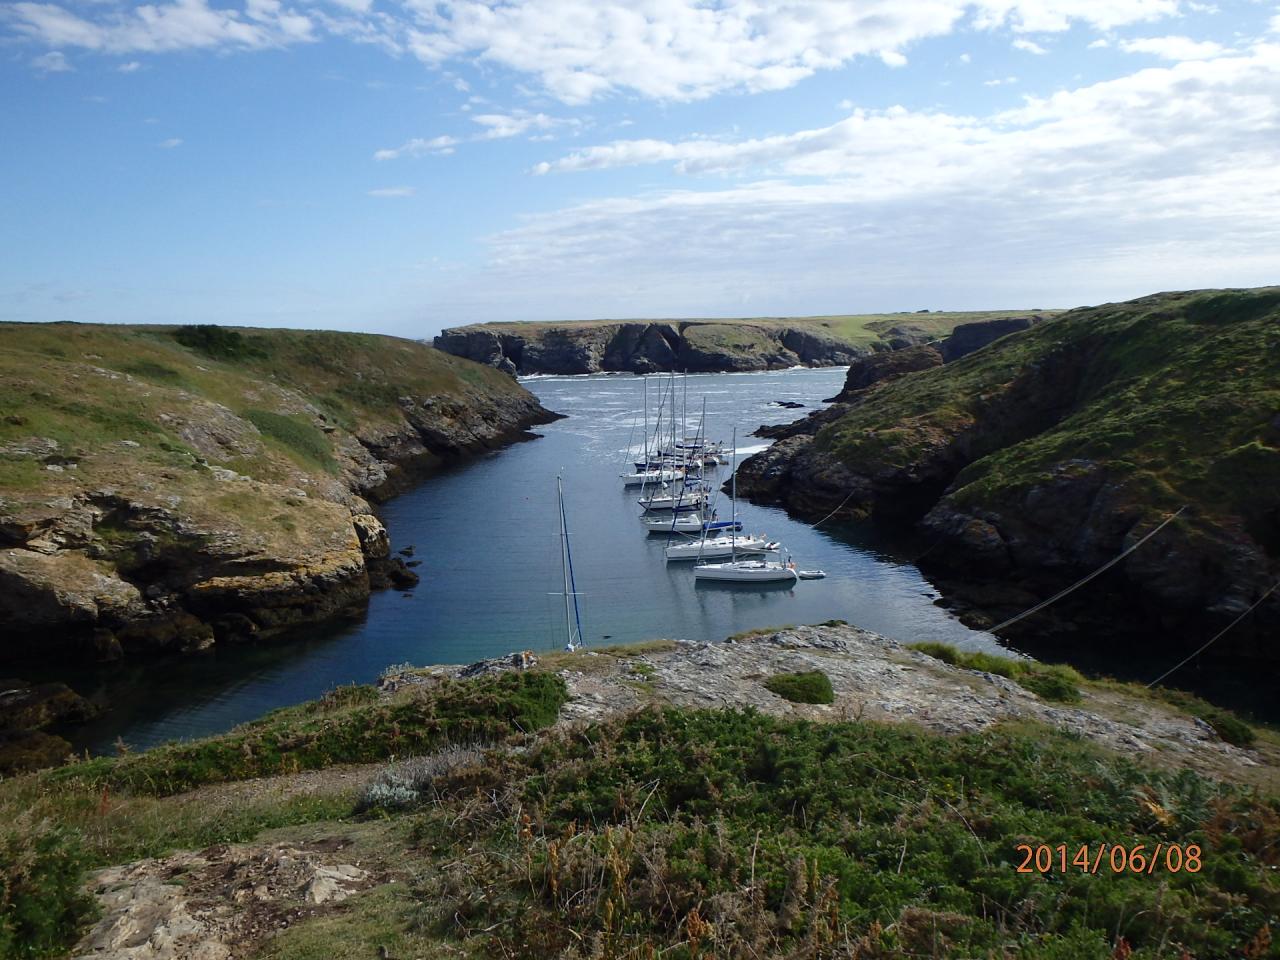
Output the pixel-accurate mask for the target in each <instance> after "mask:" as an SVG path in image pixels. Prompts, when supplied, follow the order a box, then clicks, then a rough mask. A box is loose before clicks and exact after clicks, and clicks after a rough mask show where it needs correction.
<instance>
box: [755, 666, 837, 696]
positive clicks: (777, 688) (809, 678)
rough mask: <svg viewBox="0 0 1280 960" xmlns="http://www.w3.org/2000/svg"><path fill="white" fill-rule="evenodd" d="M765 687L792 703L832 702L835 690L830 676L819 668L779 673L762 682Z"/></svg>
mask: <svg viewBox="0 0 1280 960" xmlns="http://www.w3.org/2000/svg"><path fill="white" fill-rule="evenodd" d="M764 685H765V688H766V689H767V690H771V691H772V692H774V693H776V694H777V695H778V696H780V697H782V699H784V700H790V701H791V702H792V703H832V702H834V701H835V698H836V695H835V691H834V690H832V689H831V680H830V678H829V677H828V676H827V675H826V674H825V673H823V672H822V671H821V670H810V671H808V672H806V673H780V674H778V675H777V676H775V677H770V678H769V679H768V680H766V681H765V682H764Z"/></svg>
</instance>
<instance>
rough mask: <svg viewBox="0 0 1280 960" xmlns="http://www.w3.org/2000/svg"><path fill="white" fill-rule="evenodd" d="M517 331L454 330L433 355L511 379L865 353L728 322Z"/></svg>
mask: <svg viewBox="0 0 1280 960" xmlns="http://www.w3.org/2000/svg"><path fill="white" fill-rule="evenodd" d="M520 326H521V325H519V324H508V325H493V326H475V327H457V328H454V329H450V330H445V331H444V332H443V333H441V334H440V335H439V336H438V337H436V339H435V345H436V347H437V348H438V349H441V350H444V351H446V352H448V353H452V354H455V355H456V356H460V357H466V358H467V359H469V360H476V361H478V362H480V363H486V364H489V365H490V366H494V367H498V368H499V369H501V370H503V371H504V372H506V373H509V374H511V375H513V376H514V375H516V374H530V373H571V374H572V373H599V372H601V371H606V370H617V371H629V372H631V373H653V372H656V371H659V370H698V371H733V370H738V371H740V370H777V369H782V368H786V367H794V366H798V365H800V364H808V365H810V366H831V365H838V364H845V363H848V362H849V361H850V360H851V359H853V358H854V357H856V356H861V355H863V354H865V353H867V352H869V351H870V348H869V347H868V346H865V345H858V344H853V343H849V342H846V341H844V340H842V339H840V338H838V337H835V336H831V335H829V334H825V333H823V332H821V331H815V330H802V329H796V328H792V327H782V326H779V327H774V326H760V325H755V324H735V323H714V322H705V323H696V322H690V321H679V322H674V321H673V322H658V323H600V324H567V325H564V326H562V327H548V328H541V327H538V328H536V329H531V330H527V331H521V330H520V329H519V328H520Z"/></svg>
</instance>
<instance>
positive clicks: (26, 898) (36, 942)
mask: <svg viewBox="0 0 1280 960" xmlns="http://www.w3.org/2000/svg"><path fill="white" fill-rule="evenodd" d="M85 862H86V857H85V854H84V851H83V849H82V847H81V844H80V842H79V838H78V837H77V836H76V835H75V834H74V833H73V832H72V831H69V830H67V829H66V828H63V827H59V826H53V825H51V824H49V823H47V822H40V821H37V820H36V819H35V818H34V817H32V816H31V814H30V812H28V811H22V812H20V813H18V814H17V816H16V818H5V821H4V823H3V824H0V957H46V956H56V955H58V954H60V953H62V951H63V948H65V946H66V945H67V944H69V943H70V942H71V941H72V940H73V939H74V938H75V936H76V934H77V933H78V931H79V929H80V927H81V926H82V925H83V924H84V923H85V922H86V921H87V920H88V919H89V918H90V917H91V916H92V915H93V912H94V909H95V905H94V902H93V900H92V899H91V898H90V897H88V896H87V895H85V893H84V892H83V891H82V890H81V889H80V881H81V875H82V871H83V868H84V865H85Z"/></svg>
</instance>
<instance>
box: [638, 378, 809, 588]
mask: <svg viewBox="0 0 1280 960" xmlns="http://www.w3.org/2000/svg"><path fill="white" fill-rule="evenodd" d="M687 391H688V381H685V392H686V396H685V402H684V405H683V412H682V413H681V415H680V416H679V417H677V415H676V406H677V405H676V388H675V376H674V374H673V375H672V377H671V379H670V380H669V381H668V389H666V390H664V391H663V393H662V395H661V396H660V397H659V401H658V410H657V418H656V424H655V425H654V429H653V432H652V434H650V430H649V395H648V394H649V391H648V381H645V399H644V434H643V437H644V443H643V454H642V455H641V457H640V459H638V460H632V445H631V443H630V442H628V445H627V459H628V463H629V465H631V466H634V467H635V472H628V473H623V474H622V475H621V479H622V482H623V484H624V485H626V486H628V487H633V486H638V487H639V488H640V497H639V499H638V500H637V503H638V504H639V505H640V508H641V511H642V512H641V516H640V522H641V524H642V525H643V526H644V527H645V528H646V529H647V530H648V532H649V533H651V534H663V535H665V536H666V537H667V546H666V548H665V550H664V551H663V552H664V555H665V557H666V560H667V561H668V562H671V561H684V560H692V561H693V562H694V564H693V576H694V578H695V579H697V580H704V581H708V582H719V583H794V582H795V581H796V580H797V579H799V578H800V572H799V571H798V570H796V565H795V563H794V562H792V561H791V559H790V557H789V556H784V551H783V549H782V546H781V545H780V544H779V543H778V542H777V541H776V540H770V539H769V538H768V537H767V536H759V535H752V534H744V533H743V532H742V524H741V523H740V522H739V520H738V509H737V507H738V504H737V496H736V489H735V490H734V493H733V494H731V496H730V503H731V509H730V517H729V519H728V520H721V519H719V515H718V513H717V511H716V510H715V508H714V502H715V497H716V491H715V488H714V487H713V486H712V485H711V484H709V483H707V482H706V479H705V478H706V473H707V471H708V470H714V469H715V468H716V467H718V466H720V465H722V464H728V465H729V468H730V471H731V472H733V471H736V467H737V446H738V434H737V430H736V428H735V430H734V434H733V443H732V446H731V447H730V448H729V450H728V451H726V450H725V447H724V443H723V442H721V441H712V440H708V439H707V437H706V436H705V434H704V432H703V431H704V428H705V425H706V401H705V400H704V401H703V410H702V416H701V418H700V419H699V421H698V425H697V429H696V430H695V431H694V432H693V433H692V434H689V433H688V431H687V427H688V396H687ZM664 407H665V408H666V411H667V412H666V415H665V416H664ZM638 419H639V418H637V420H638ZM637 425H638V424H635V423H633V425H632V435H633V436H634V432H635V427H636V426H637ZM731 475H732V474H731ZM731 487H735V488H736V478H735V479H734V480H733V481H732V482H731Z"/></svg>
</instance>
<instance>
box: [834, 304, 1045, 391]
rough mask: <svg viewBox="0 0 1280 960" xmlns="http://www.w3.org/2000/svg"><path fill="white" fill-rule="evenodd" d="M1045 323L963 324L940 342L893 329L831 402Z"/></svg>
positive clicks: (909, 329) (912, 330)
mask: <svg viewBox="0 0 1280 960" xmlns="http://www.w3.org/2000/svg"><path fill="white" fill-rule="evenodd" d="M1045 319H1046V318H1045V317H1044V316H1043V315H1041V314H1035V315H1033V316H1027V317H997V318H995V319H992V320H979V321H976V322H974V323H962V324H959V325H958V326H956V327H955V328H954V329H953V330H952V331H951V333H950V334H948V335H947V336H945V337H943V338H942V339H940V340H934V339H933V338H932V337H931V336H929V334H928V333H927V332H926V331H924V330H923V329H921V328H919V327H913V326H910V325H905V326H903V325H900V326H896V327H892V328H890V330H889V331H888V332H887V334H886V342H885V349H881V350H879V351H877V352H875V353H873V354H871V355H870V356H866V357H861V358H858V359H855V360H852V361H850V364H849V373H848V375H847V376H846V377H845V382H844V388H843V389H842V390H841V391H840V392H839V393H838V394H836V395H835V396H834V397H832V398H831V400H830V401H828V402H833V401H834V402H841V401H846V400H852V399H855V398H856V397H857V395H858V394H859V393H861V392H862V391H863V390H869V389H871V388H872V387H874V386H876V385H877V384H881V383H886V382H888V381H890V380H897V379H898V378H899V377H904V376H906V375H907V374H908V373H915V372H916V371H918V370H928V369H929V368H930V367H940V366H942V364H944V363H951V362H952V361H955V360H959V359H960V358H961V357H967V356H968V355H969V354H971V353H973V352H974V351H975V350H980V349H982V348H983V347H985V346H986V345H987V344H989V343H994V342H995V341H996V340H999V339H1000V338H1001V337H1005V336H1008V335H1009V334H1011V333H1017V332H1018V331H1020V330H1027V329H1030V328H1031V327H1033V326H1035V325H1036V324H1037V323H1042V322H1043V321H1044V320H1045Z"/></svg>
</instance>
